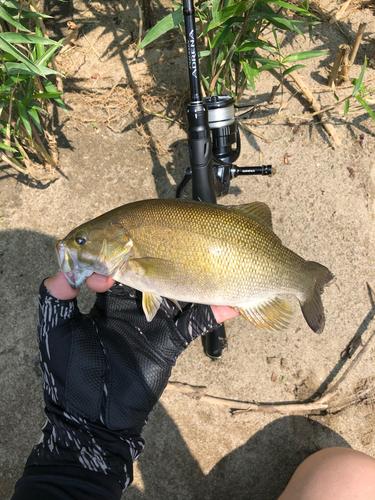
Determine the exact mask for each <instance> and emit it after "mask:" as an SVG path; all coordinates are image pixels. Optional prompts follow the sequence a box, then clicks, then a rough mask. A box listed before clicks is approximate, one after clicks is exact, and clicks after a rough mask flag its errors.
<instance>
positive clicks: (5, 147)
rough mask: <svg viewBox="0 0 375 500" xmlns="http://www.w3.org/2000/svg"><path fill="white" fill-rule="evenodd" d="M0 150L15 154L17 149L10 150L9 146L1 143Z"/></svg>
mask: <svg viewBox="0 0 375 500" xmlns="http://www.w3.org/2000/svg"><path fill="white" fill-rule="evenodd" d="M0 148H2V149H7V150H8V151H14V152H15V153H17V149H14V148H11V147H10V146H7V145H6V144H4V143H3V142H0Z"/></svg>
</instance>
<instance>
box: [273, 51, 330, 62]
mask: <svg viewBox="0 0 375 500" xmlns="http://www.w3.org/2000/svg"><path fill="white" fill-rule="evenodd" d="M327 53H328V51H327V50H307V51H305V52H295V53H294V54H290V56H286V57H284V59H283V61H282V62H283V63H289V62H295V61H305V60H306V59H312V58H313V57H320V56H324V55H325V54H327Z"/></svg>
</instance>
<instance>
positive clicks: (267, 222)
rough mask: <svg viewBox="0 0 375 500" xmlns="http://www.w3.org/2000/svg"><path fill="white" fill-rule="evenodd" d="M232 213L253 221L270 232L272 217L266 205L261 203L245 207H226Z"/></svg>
mask: <svg viewBox="0 0 375 500" xmlns="http://www.w3.org/2000/svg"><path fill="white" fill-rule="evenodd" d="M228 208H229V209H230V210H231V211H232V212H236V213H238V214H240V215H243V216H244V217H247V218H248V219H251V220H254V221H255V222H258V223H259V224H262V226H265V227H267V228H268V229H270V230H271V231H272V215H271V210H270V208H269V206H268V205H266V204H265V203H263V202H261V201H255V202H254V203H247V204H245V205H234V206H229V207H228Z"/></svg>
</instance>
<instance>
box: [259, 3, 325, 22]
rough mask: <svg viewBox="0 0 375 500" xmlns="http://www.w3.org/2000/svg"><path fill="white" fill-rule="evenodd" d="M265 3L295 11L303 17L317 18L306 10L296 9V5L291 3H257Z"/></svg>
mask: <svg viewBox="0 0 375 500" xmlns="http://www.w3.org/2000/svg"><path fill="white" fill-rule="evenodd" d="M265 2H267V3H273V4H275V5H279V6H280V7H283V8H284V9H288V10H295V11H297V12H300V13H301V14H302V15H305V16H307V15H309V16H311V17H315V18H317V16H314V15H313V14H311V13H310V12H309V11H308V10H307V9H304V8H303V7H297V5H293V4H291V3H287V2H282V1H281V0H259V3H265Z"/></svg>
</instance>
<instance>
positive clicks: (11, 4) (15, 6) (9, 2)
mask: <svg viewBox="0 0 375 500" xmlns="http://www.w3.org/2000/svg"><path fill="white" fill-rule="evenodd" d="M1 5H2V6H3V7H6V8H7V9H8V10H9V11H10V14H11V15H12V16H13V15H14V16H18V13H19V11H20V9H21V4H20V3H18V2H15V1H13V0H6V1H5V2H2V3H1ZM12 11H13V12H14V14H13V13H12ZM29 17H43V18H47V19H52V17H51V16H47V14H41V13H40V12H29V11H28V10H27V8H26V7H22V11H21V18H23V19H27V18H29Z"/></svg>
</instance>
